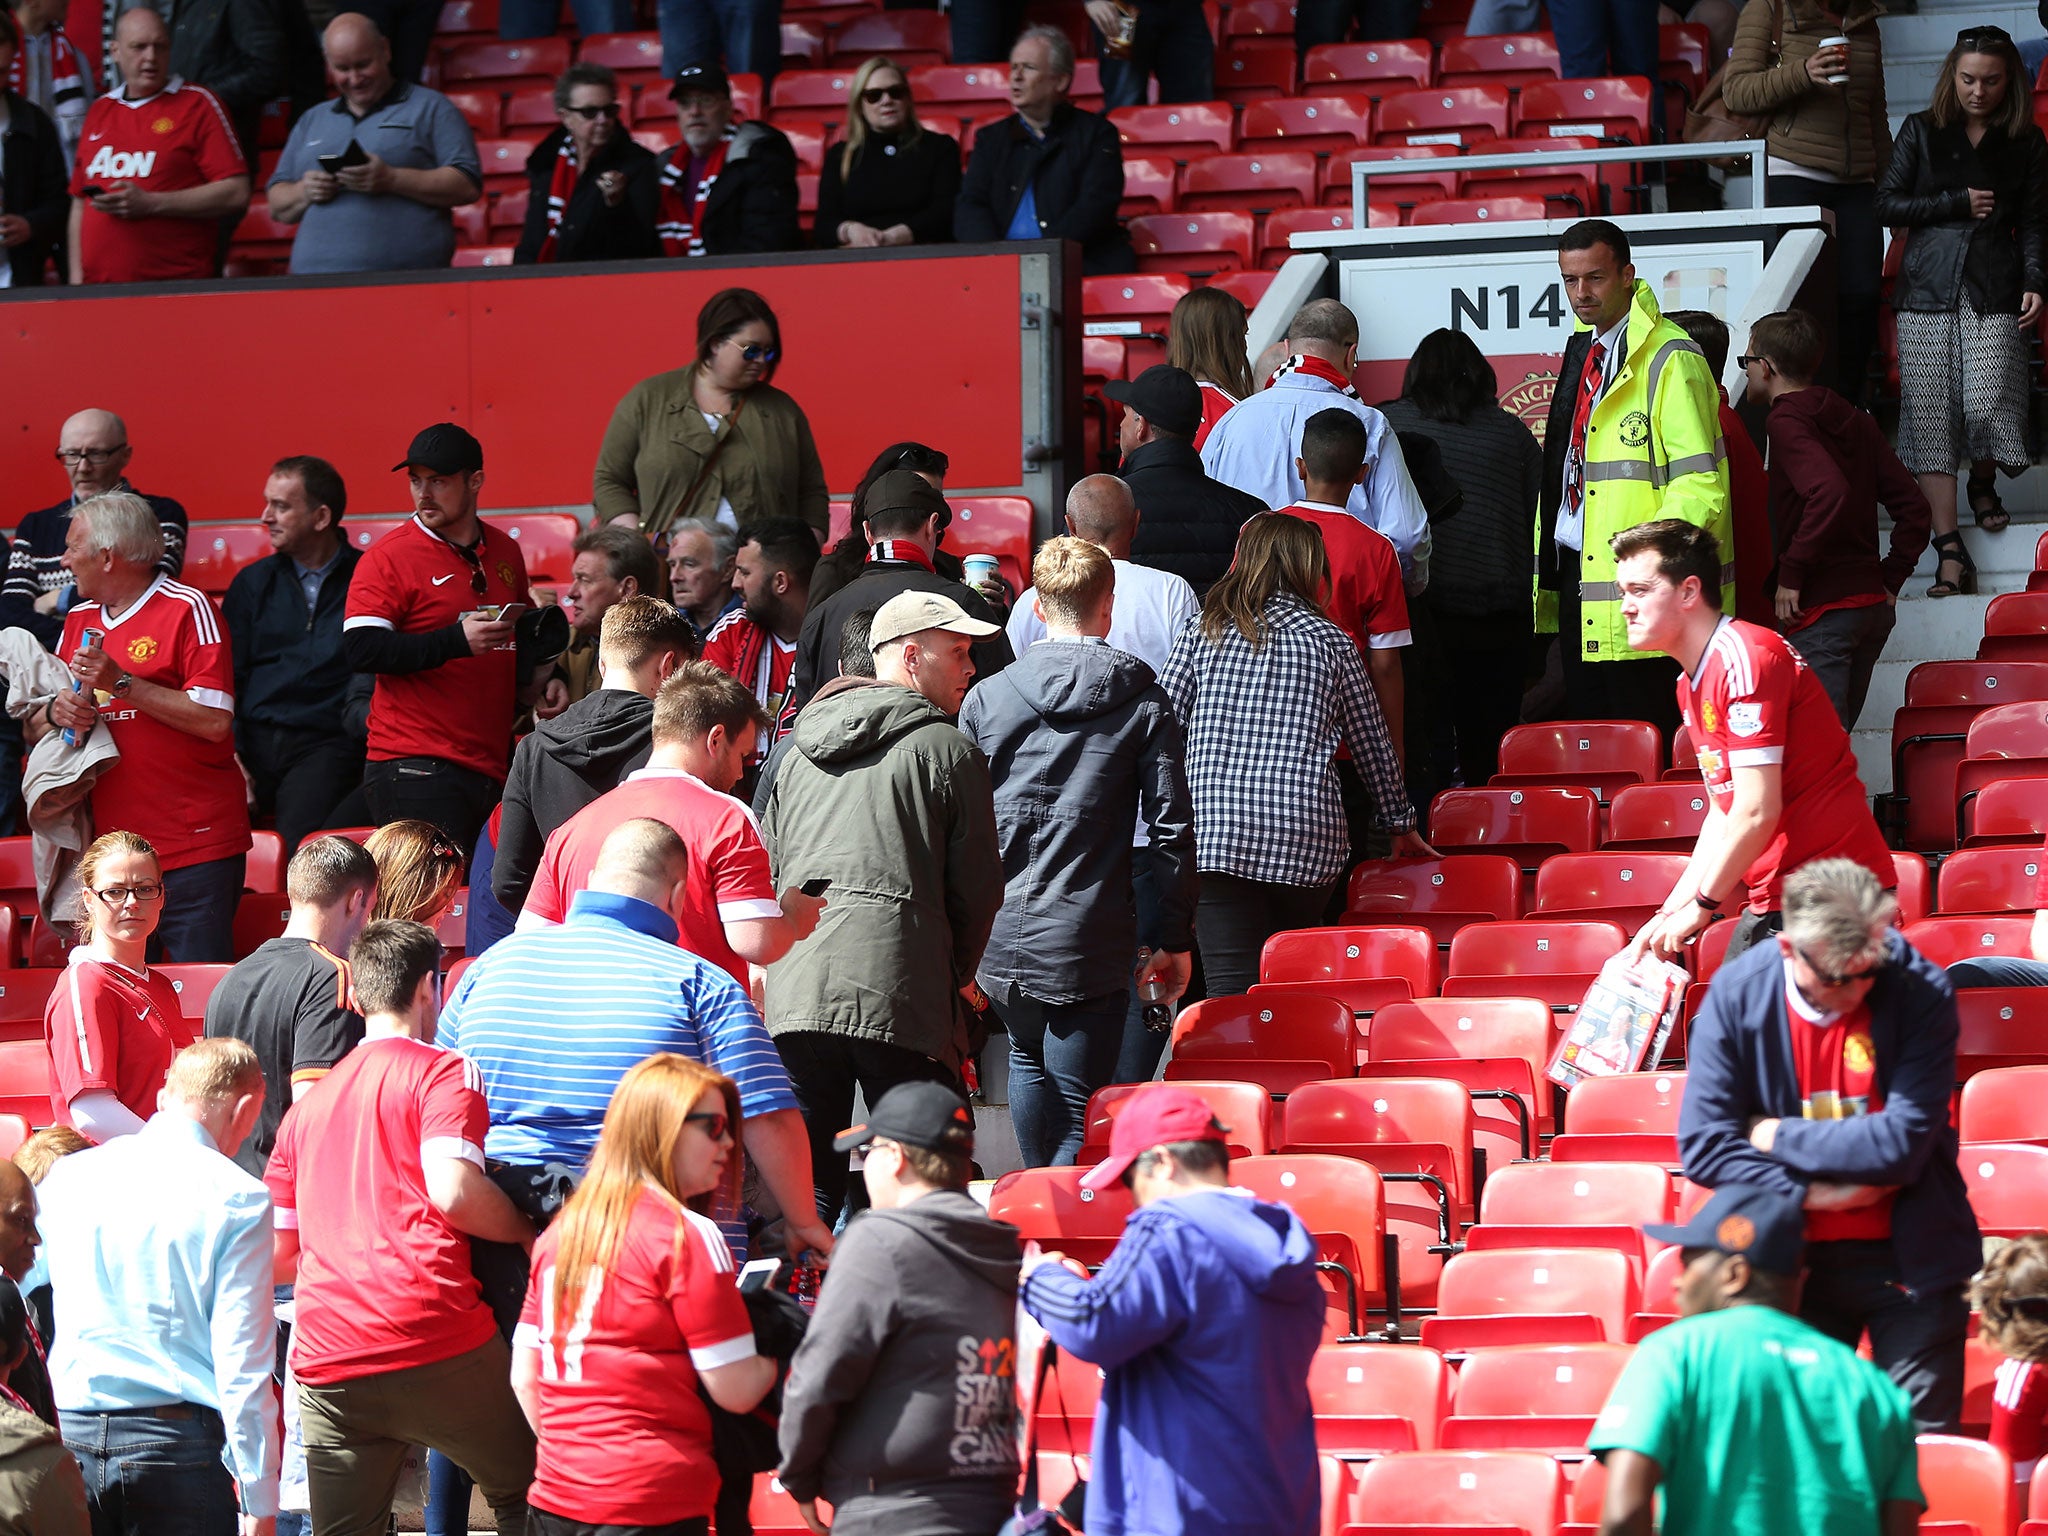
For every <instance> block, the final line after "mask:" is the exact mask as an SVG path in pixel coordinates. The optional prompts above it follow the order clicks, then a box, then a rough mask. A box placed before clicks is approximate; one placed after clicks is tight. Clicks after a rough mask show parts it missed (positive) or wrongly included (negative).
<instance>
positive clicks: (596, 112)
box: [562, 101, 619, 123]
mask: <svg viewBox="0 0 2048 1536" xmlns="http://www.w3.org/2000/svg"><path fill="white" fill-rule="evenodd" d="M562 110H563V111H564V112H573V113H575V115H576V116H578V117H580V118H582V119H583V121H585V122H586V123H594V122H596V121H597V120H598V119H599V118H600V117H610V118H616V117H617V116H618V115H619V104H618V103H617V102H616V101H608V102H606V103H605V104H604V105H603V106H601V107H564V108H562Z"/></svg>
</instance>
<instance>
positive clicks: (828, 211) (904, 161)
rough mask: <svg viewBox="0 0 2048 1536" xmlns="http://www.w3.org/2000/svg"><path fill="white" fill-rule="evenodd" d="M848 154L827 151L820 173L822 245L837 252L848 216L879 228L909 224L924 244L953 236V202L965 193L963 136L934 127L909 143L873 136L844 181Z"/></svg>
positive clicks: (837, 149)
mask: <svg viewBox="0 0 2048 1536" xmlns="http://www.w3.org/2000/svg"><path fill="white" fill-rule="evenodd" d="M844 158H845V151H844V148H843V146H841V145H838V144H834V145H833V146H832V147H831V148H830V149H828V150H827V151H825V169H824V172H823V173H822V174H821V175H820V176H819V177H818V227H817V235H816V238H817V242H818V244H819V245H821V246H823V247H824V248H825V249H826V250H836V249H837V248H838V246H839V226H840V225H841V224H843V223H845V222H846V221H847V220H848V219H852V220H853V221H854V222H855V223H857V224H868V225H872V226H873V227H874V228H876V229H889V228H892V227H894V226H895V225H898V224H908V225H909V226H910V235H911V239H912V240H914V241H915V242H916V243H917V244H919V245H937V244H940V243H942V242H944V241H948V240H951V239H952V238H953V204H954V202H955V200H956V199H958V197H959V196H960V141H959V140H958V139H956V138H954V137H953V136H952V135H951V134H945V133H933V132H932V131H931V129H929V128H926V129H923V130H922V131H921V132H920V133H919V134H918V136H917V137H916V138H915V139H913V140H912V141H910V142H909V143H907V144H906V143H903V142H902V141H901V140H890V139H885V138H883V137H882V136H881V135H879V134H875V135H871V136H870V137H869V139H868V141H867V143H865V144H864V145H862V146H861V152H860V154H859V156H858V157H856V158H855V160H854V162H853V169H852V171H851V172H849V173H848V174H847V175H846V176H845V178H844V179H843V180H842V179H841V176H840V170H839V167H840V162H841V161H842V160H843V159H844Z"/></svg>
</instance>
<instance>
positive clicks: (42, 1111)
mask: <svg viewBox="0 0 2048 1536" xmlns="http://www.w3.org/2000/svg"><path fill="white" fill-rule="evenodd" d="M38 1012H40V1010H38ZM0 1113H5V1114H10V1115H19V1116H21V1117H22V1119H24V1120H26V1121H27V1122H28V1123H29V1124H30V1125H32V1126H45V1125H49V1124H51V1123H53V1121H54V1120H55V1116H54V1115H53V1114H52V1113H51V1109H50V1048H49V1046H48V1045H46V1044H45V1043H44V1042H43V1040H42V1038H41V1037H40V1036H38V1037H37V1038H35V1039H33V1040H0Z"/></svg>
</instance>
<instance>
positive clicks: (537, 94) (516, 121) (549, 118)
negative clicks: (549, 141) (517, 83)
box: [505, 86, 561, 144]
mask: <svg viewBox="0 0 2048 1536" xmlns="http://www.w3.org/2000/svg"><path fill="white" fill-rule="evenodd" d="M560 121H561V119H560V117H559V116H558V115H557V113H556V111H555V93H554V92H553V91H552V90H551V89H549V88H548V87H546V86H528V87H527V88H526V89H524V90H519V91H514V92H513V93H512V95H511V96H510V98H508V99H507V100H506V102H505V136H506V137H507V138H512V139H519V140H521V141H522V142H524V143H527V144H538V143H539V142H540V141H541V140H542V139H544V138H546V137H547V136H548V134H549V133H550V132H551V131H552V130H553V129H554V128H555V127H556V126H558V124H559V123H560Z"/></svg>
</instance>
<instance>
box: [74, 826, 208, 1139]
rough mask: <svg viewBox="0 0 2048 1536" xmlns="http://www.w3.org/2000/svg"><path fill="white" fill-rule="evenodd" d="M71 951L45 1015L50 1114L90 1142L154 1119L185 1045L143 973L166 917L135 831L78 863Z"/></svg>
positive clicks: (159, 880)
mask: <svg viewBox="0 0 2048 1536" xmlns="http://www.w3.org/2000/svg"><path fill="white" fill-rule="evenodd" d="M78 887H79V889H78V906H79V911H78V948H77V949H75V950H73V951H72V952H71V963H70V965H69V966H67V967H66V968H65V971H64V974H63V975H62V976H61V977H59V978H58V980H57V987H56V990H55V991H53V992H52V993H51V994H50V1001H49V1004H48V1006H46V1007H45V1008H44V1010H43V1040H44V1042H45V1044H46V1045H47V1046H48V1047H49V1052H50V1111H51V1114H52V1116H53V1117H54V1118H55V1120H56V1123H57V1124H59V1125H68V1126H70V1127H72V1128H73V1129H74V1130H78V1131H82V1132H84V1133H85V1134H86V1135H87V1136H90V1137H91V1138H92V1139H93V1140H94V1141H105V1140H107V1139H108V1138H109V1137H111V1136H127V1135H132V1134H133V1133H134V1132H136V1131H139V1130H141V1129H142V1124H143V1122H144V1121H145V1120H147V1119H148V1118H149V1117H150V1116H151V1115H153V1114H155V1113H156V1096H157V1090H158V1089H160V1088H162V1087H163V1085H164V1077H165V1075H166V1074H167V1073H169V1071H170V1069H171V1058H173V1057H174V1056H176V1055H177V1054H178V1052H180V1051H181V1050H183V1049H184V1048H185V1047H186V1046H188V1045H190V1044H191V1043H192V1041H193V1038H194V1034H193V1029H192V1025H191V1023H190V1022H189V1021H188V1020H187V1019H186V1017H185V1014H184V1010H183V1009H182V1008H181V1007H180V1006H179V1003H178V993H177V990H176V989H175V988H174V987H172V985H171V982H170V978H169V977H167V976H165V975H164V973H163V972H162V971H153V970H151V969H150V968H149V958H148V956H149V939H150V935H151V934H153V933H155V932H156V926H157V923H158V922H159V921H160V920H161V919H162V917H163V911H164V872H163V869H162V867H161V866H160V865H159V864H158V863H157V857H156V850H155V849H154V848H152V847H150V845H149V844H148V843H146V842H144V841H143V840H142V839H141V838H139V837H137V836H136V835H135V834H134V833H133V832H109V833H107V834H106V835H105V836H103V837H99V838H96V839H94V841H93V844H92V846H91V847H90V848H88V849H86V850H85V855H84V857H82V858H81V859H80V860H79V861H78Z"/></svg>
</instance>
